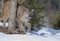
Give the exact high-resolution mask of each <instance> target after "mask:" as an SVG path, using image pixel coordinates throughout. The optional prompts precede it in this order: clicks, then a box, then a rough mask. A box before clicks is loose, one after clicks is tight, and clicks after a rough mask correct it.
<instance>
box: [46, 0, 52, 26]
mask: <svg viewBox="0 0 60 41" xmlns="http://www.w3.org/2000/svg"><path fill="white" fill-rule="evenodd" d="M50 15H51V0H48V1H47V7H46V14H45V17H46V19H47V22H46V25H47V26H48V27H50Z"/></svg>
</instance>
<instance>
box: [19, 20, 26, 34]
mask: <svg viewBox="0 0 60 41" xmlns="http://www.w3.org/2000/svg"><path fill="white" fill-rule="evenodd" d="M18 27H19V30H20V33H22V34H25V29H24V26H23V23H22V22H21V21H20V20H18Z"/></svg>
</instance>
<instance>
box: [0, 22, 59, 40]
mask: <svg viewBox="0 0 60 41" xmlns="http://www.w3.org/2000/svg"><path fill="white" fill-rule="evenodd" d="M1 25H3V23H0V26H1ZM38 29H39V30H38ZM0 41H60V30H54V29H52V28H45V27H39V28H36V30H35V31H32V32H29V33H27V34H24V35H22V34H4V33H2V32H0Z"/></svg>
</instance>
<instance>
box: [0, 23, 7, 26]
mask: <svg viewBox="0 0 60 41" xmlns="http://www.w3.org/2000/svg"><path fill="white" fill-rule="evenodd" d="M0 26H3V23H2V22H0ZM5 26H6V27H8V23H6V25H5Z"/></svg>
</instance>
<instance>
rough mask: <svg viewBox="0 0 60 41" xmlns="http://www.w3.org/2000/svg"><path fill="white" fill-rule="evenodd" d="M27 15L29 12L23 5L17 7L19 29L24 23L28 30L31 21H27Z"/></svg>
mask: <svg viewBox="0 0 60 41" xmlns="http://www.w3.org/2000/svg"><path fill="white" fill-rule="evenodd" d="M29 15H30V12H29V10H28V9H27V8H26V7H24V6H19V7H18V13H17V18H18V24H19V28H20V31H23V30H24V25H25V26H26V27H27V28H28V31H30V28H31V23H29V22H28V21H30V19H29ZM23 23H24V25H23ZM21 28H22V29H21Z"/></svg>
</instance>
